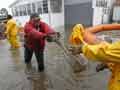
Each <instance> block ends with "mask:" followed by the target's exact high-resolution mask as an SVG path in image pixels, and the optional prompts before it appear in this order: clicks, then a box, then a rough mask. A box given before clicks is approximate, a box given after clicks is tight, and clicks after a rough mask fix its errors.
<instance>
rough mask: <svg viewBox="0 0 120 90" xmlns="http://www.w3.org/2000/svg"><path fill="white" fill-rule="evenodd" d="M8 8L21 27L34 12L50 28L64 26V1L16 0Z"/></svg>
mask: <svg viewBox="0 0 120 90" xmlns="http://www.w3.org/2000/svg"><path fill="white" fill-rule="evenodd" d="M9 7H10V9H11V11H12V14H13V16H14V18H15V19H16V21H18V22H19V23H21V24H22V25H24V24H25V22H26V21H28V20H29V15H30V14H31V13H34V12H37V13H39V14H40V17H41V18H42V20H43V21H45V22H46V23H48V24H50V25H52V27H59V26H63V25H64V0H16V1H15V2H14V3H12V4H11V5H10V6H9Z"/></svg>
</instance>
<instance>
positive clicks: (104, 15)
mask: <svg viewBox="0 0 120 90" xmlns="http://www.w3.org/2000/svg"><path fill="white" fill-rule="evenodd" d="M92 2H93V4H92V7H93V25H98V24H104V23H109V22H110V19H111V18H112V17H111V16H110V15H112V14H113V12H112V10H113V5H114V2H115V0H93V1H92Z"/></svg>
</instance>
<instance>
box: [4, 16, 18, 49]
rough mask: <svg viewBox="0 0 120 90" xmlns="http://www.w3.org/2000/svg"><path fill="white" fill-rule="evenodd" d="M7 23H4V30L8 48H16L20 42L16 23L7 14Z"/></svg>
mask: <svg viewBox="0 0 120 90" xmlns="http://www.w3.org/2000/svg"><path fill="white" fill-rule="evenodd" d="M7 20H8V21H7V24H6V31H5V34H6V36H7V39H8V41H9V43H10V45H11V48H10V49H17V48H19V47H20V42H19V40H18V38H17V35H18V28H17V25H16V21H15V20H14V19H13V18H12V16H11V15H8V16H7Z"/></svg>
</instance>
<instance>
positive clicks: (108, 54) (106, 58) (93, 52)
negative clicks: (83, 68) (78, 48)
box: [70, 24, 120, 90]
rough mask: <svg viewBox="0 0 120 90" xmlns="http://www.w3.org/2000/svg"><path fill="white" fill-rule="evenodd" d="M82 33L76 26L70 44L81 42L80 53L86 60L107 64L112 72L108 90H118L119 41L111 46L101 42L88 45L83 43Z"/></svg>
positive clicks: (119, 86) (119, 66) (119, 84)
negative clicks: (81, 52)
mask: <svg viewBox="0 0 120 90" xmlns="http://www.w3.org/2000/svg"><path fill="white" fill-rule="evenodd" d="M83 31H84V29H83V27H81V25H80V24H77V25H76V26H75V27H74V28H73V32H72V34H71V36H70V43H71V44H73V45H78V44H80V43H81V42H82V44H83V47H82V51H83V54H84V55H85V56H86V57H87V58H88V60H91V61H100V62H103V63H105V64H107V65H108V67H109V69H110V70H111V72H112V75H111V78H110V81H109V86H108V90H120V41H117V42H114V43H112V44H110V43H107V42H104V41H101V42H100V43H99V44H93V45H90V44H87V42H84V40H83Z"/></svg>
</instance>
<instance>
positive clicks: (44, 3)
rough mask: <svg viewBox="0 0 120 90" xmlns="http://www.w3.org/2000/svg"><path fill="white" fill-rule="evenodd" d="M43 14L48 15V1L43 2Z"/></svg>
mask: <svg viewBox="0 0 120 90" xmlns="http://www.w3.org/2000/svg"><path fill="white" fill-rule="evenodd" d="M43 13H48V0H43Z"/></svg>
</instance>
